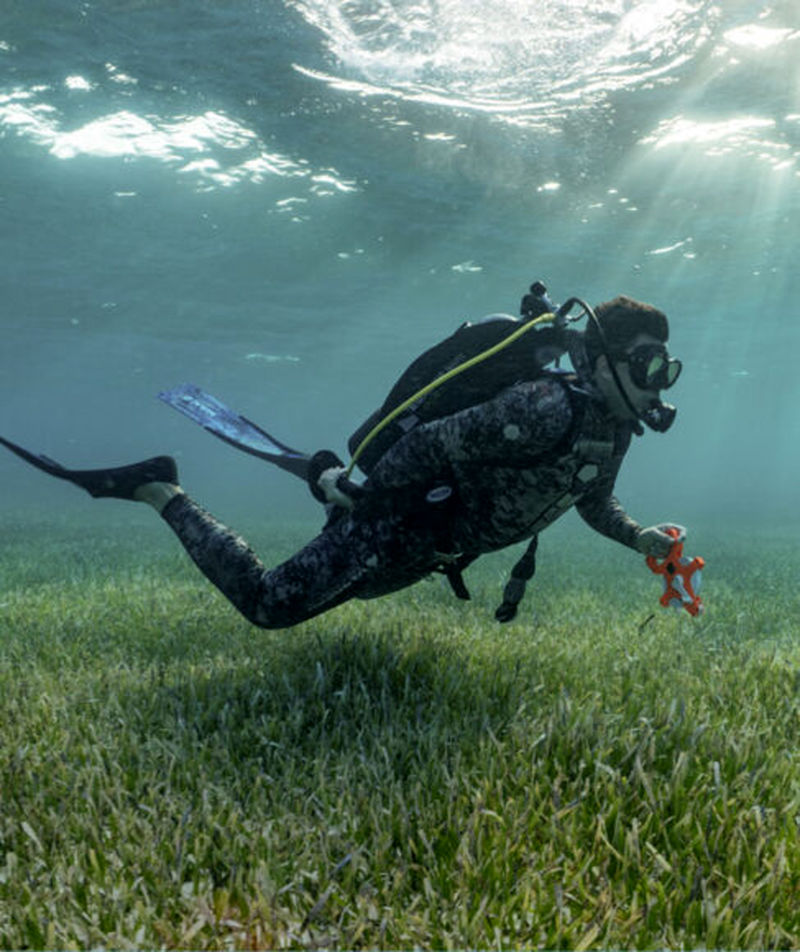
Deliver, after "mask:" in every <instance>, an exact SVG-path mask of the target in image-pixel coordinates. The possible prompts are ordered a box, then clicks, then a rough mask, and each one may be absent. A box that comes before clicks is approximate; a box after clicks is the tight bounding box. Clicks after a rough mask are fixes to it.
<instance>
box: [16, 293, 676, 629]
mask: <svg viewBox="0 0 800 952" xmlns="http://www.w3.org/2000/svg"><path fill="white" fill-rule="evenodd" d="M576 305H577V306H579V308H580V313H579V315H578V316H577V317H570V311H571V310H572V309H573V308H574V307H575V306H576ZM521 315H522V318H521V319H517V318H514V317H511V316H509V315H493V316H492V317H490V318H487V319H485V321H483V322H479V323H477V324H469V323H467V324H465V325H463V326H462V328H460V329H459V330H458V331H456V332H455V333H454V334H453V335H452V337H451V338H448V340H447V341H444V342H442V343H441V344H440V345H437V347H434V348H432V349H431V350H430V351H428V352H426V354H424V355H422V356H421V357H420V358H418V360H417V361H415V362H414V364H412V365H411V367H409V369H408V370H407V371H406V372H405V374H404V375H403V376H402V377H401V378H400V380H399V381H398V384H397V385H396V386H395V388H394V390H393V391H392V393H390V395H389V397H388V398H387V401H386V403H385V404H384V406H383V407H382V408H380V410H378V411H376V412H375V413H374V414H372V416H371V417H370V418H369V419H368V420H367V421H366V422H365V424H364V425H363V426H362V427H361V428H359V430H358V431H356V433H355V434H353V437H352V438H351V440H350V448H351V452H353V454H354V455H353V461H352V462H351V464H350V466H349V467H345V466H344V465H343V464H342V462H341V461H340V460H339V459H338V457H337V456H336V455H335V454H334V453H332V452H331V451H328V450H321V451H319V452H318V453H316V454H314V455H313V456H310V457H309V456H306V455H305V454H302V453H299V452H297V451H296V450H292V449H291V448H290V447H288V446H285V445H284V444H282V443H279V442H278V441H277V440H275V439H274V438H272V437H270V436H269V434H267V433H265V431H263V430H260V428H258V427H256V426H255V425H254V424H251V423H250V421H248V420H246V419H245V418H243V417H237V416H236V415H235V414H233V413H232V411H229V410H228V408H227V407H225V406H224V404H222V403H220V402H219V401H216V400H215V398H213V397H210V396H209V395H207V394H204V393H203V392H202V391H200V390H199V389H198V388H195V387H191V386H190V385H184V386H183V387H179V388H176V390H174V391H169V392H166V393H164V394H161V395H160V396H161V397H162V399H165V400H166V402H168V403H171V404H172V405H173V406H175V407H177V408H178V409H181V410H183V412H185V413H187V414H188V415H189V416H191V417H192V418H193V419H195V420H196V421H197V422H201V423H202V424H203V425H204V426H206V428H207V429H209V430H210V431H211V432H212V433H215V434H216V435H217V436H220V437H221V438H222V439H224V440H226V441H227V442H229V443H232V444H233V445H234V446H237V447H238V448H239V449H243V450H245V451H246V452H251V453H255V454H256V455H260V456H263V457H264V458H266V459H269V460H270V461H272V462H274V463H277V464H278V465H280V466H282V467H283V468H284V469H286V470H288V471H289V472H291V473H293V474H294V475H297V476H302V477H303V478H305V479H306V480H307V481H308V483H309V485H310V488H311V491H312V493H313V494H314V495H315V497H316V498H317V499H319V500H320V501H322V502H324V503H325V504H326V507H327V521H326V523H325V525H324V527H323V529H322V530H321V532H320V533H319V535H317V536H316V538H314V539H312V540H311V541H310V542H309V543H308V544H306V545H305V546H304V547H303V548H301V549H300V550H299V551H298V552H297V553H296V554H295V555H293V556H292V557H291V558H289V559H288V560H287V561H285V562H284V563H283V564H281V565H278V566H277V567H275V568H272V569H268V568H266V567H265V566H264V565H263V564H262V562H261V561H260V560H259V558H258V557H257V555H256V554H255V553H254V552H253V550H252V549H251V548H250V547H249V545H248V544H247V543H246V542H245V541H244V540H243V539H242V538H241V537H239V536H238V535H236V534H235V533H234V532H233V531H231V530H230V529H229V528H227V527H226V526H224V525H222V524H221V523H220V522H219V521H217V520H216V519H215V518H214V517H213V516H212V515H210V514H209V513H208V512H206V511H205V510H204V509H203V508H201V507H200V506H199V505H198V504H197V503H196V502H195V501H194V500H193V499H192V498H190V496H189V495H187V494H186V492H185V491H184V490H183V488H182V487H181V485H180V482H179V479H178V473H177V468H176V465H175V462H174V460H173V459H172V458H171V457H169V456H159V457H154V458H152V459H149V460H145V461H143V462H140V463H134V464H132V465H130V466H123V467H118V468H114V469H100V470H70V469H66V468H64V467H62V466H61V465H60V464H58V463H56V462H55V461H54V460H52V459H50V458H49V457H46V456H40V455H35V454H33V453H30V452H28V451H27V450H25V449H23V448H22V447H20V446H18V445H17V444H15V443H11V442H10V441H9V440H6V439H3V438H2V437H0V442H2V443H3V444H4V445H5V446H6V447H8V448H9V449H11V450H12V451H13V452H15V453H17V455H19V456H21V457H22V458H23V459H25V460H26V461H27V462H29V463H32V464H33V465H34V466H37V467H38V468H40V469H43V470H45V471H46V472H48V473H49V474H51V475H54V476H57V477H59V478H62V479H67V480H69V481H71V482H73V483H75V484H76V485H78V486H80V487H82V488H83V489H86V490H87V491H88V492H89V493H90V494H91V495H92V496H94V497H111V498H118V499H128V500H134V501H139V502H143V503H147V504H149V505H150V506H151V507H153V508H154V509H155V510H156V511H157V512H158V513H159V514H160V515H161V517H162V518H163V519H164V521H165V522H166V523H167V524H168V525H169V526H170V528H171V529H172V530H173V532H174V533H175V534H176V535H177V537H178V538H179V540H180V541H181V543H182V544H183V546H184V548H185V549H186V551H187V552H188V554H189V556H190V557H191V558H192V560H193V561H194V562H195V563H196V565H197V566H198V567H199V569H200V570H201V572H202V573H203V574H204V575H205V576H206V577H207V578H208V579H209V581H211V582H212V583H213V584H214V585H215V586H216V587H217V588H218V589H219V590H220V591H221V592H222V594H223V595H224V596H225V597H226V598H227V599H228V600H229V601H230V602H231V603H232V604H233V605H234V606H235V607H236V608H237V609H238V610H239V611H240V612H241V613H242V614H243V615H244V616H245V618H247V619H248V620H249V621H250V622H251V623H252V624H254V625H257V626H260V627H263V628H272V629H275V628H287V627H290V626H292V625H296V624H298V623H299V622H302V621H305V620H307V619H309V618H312V617H314V616H316V615H319V614H321V613H322V612H325V611H328V610H329V609H331V608H333V607H334V606H337V605H340V604H342V603H343V602H346V601H348V600H349V599H351V598H359V599H368V598H375V597H378V596H381V595H385V594H387V593H389V592H394V591H397V590H399V589H402V588H405V587H407V586H409V585H412V584H414V583H415V582H418V581H419V580H421V579H423V578H424V577H426V576H429V575H430V574H431V573H433V572H441V573H443V574H444V575H445V576H446V577H447V578H448V580H449V581H450V584H451V586H452V588H453V591H454V593H455V594H456V595H457V596H458V597H460V598H469V593H468V591H467V588H466V585H465V583H464V580H463V578H462V572H463V570H464V569H465V568H466V566H467V565H469V564H470V563H471V562H473V561H474V560H475V559H477V558H478V557H479V556H480V555H482V554H484V553H487V552H492V551H496V550H498V549H502V548H505V547H506V546H510V545H513V544H516V543H519V542H522V541H525V540H529V545H528V548H527V550H526V551H525V553H524V555H523V556H522V557H521V558H520V559H519V561H518V562H517V564H516V565H515V566H514V568H513V570H512V573H511V577H510V579H509V581H508V583H507V585H506V586H505V590H504V592H503V600H502V604H501V605H500V607H499V608H498V609H497V611H496V613H495V617H496V618H497V619H498V620H499V621H509V620H510V619H511V618H513V617H514V616H515V614H516V611H517V606H518V604H519V601H520V600H521V598H522V595H523V593H524V590H525V585H526V582H527V581H528V580H529V579H530V578H531V577H532V576H533V574H534V570H535V564H536V558H535V557H536V544H537V539H538V534H539V533H540V532H541V531H542V530H543V529H545V528H546V527H547V526H549V525H551V524H552V523H553V522H554V521H555V520H556V519H558V518H559V517H560V516H561V515H563V513H565V512H566V511H567V510H568V509H570V508H571V507H572V506H574V507H575V509H576V510H577V512H578V513H579V515H580V516H581V517H582V518H583V520H584V521H585V522H586V523H588V525H589V526H591V527H592V528H593V529H595V530H596V531H597V532H599V533H601V534H603V535H605V536H607V537H609V538H610V539H613V540H615V541H616V542H619V543H621V544H622V545H624V546H627V547H628V548H631V549H633V550H635V551H638V552H640V553H642V554H644V555H646V556H650V557H663V556H665V555H667V553H668V552H669V551H670V549H671V546H672V544H673V542H674V541H675V540H674V538H673V535H671V534H670V531H669V524H662V525H657V526H650V527H648V528H643V527H642V526H640V525H639V524H638V523H637V522H635V521H634V520H633V519H632V518H631V517H630V516H629V515H628V514H627V513H626V512H625V510H624V509H623V507H622V506H621V504H620V503H619V502H618V500H617V499H616V498H615V496H614V492H613V490H614V483H615V480H616V477H617V473H618V471H619V468H620V464H621V463H622V460H623V457H624V456H625V453H626V452H627V450H628V447H629V445H630V443H631V439H632V436H633V435H634V434H637V435H641V434H642V433H643V432H644V431H643V427H642V424H644V425H645V426H647V427H648V428H650V429H653V430H655V431H657V432H664V431H666V430H667V429H668V428H669V427H670V426H671V424H672V422H673V419H674V417H675V412H676V411H675V408H674V407H672V406H670V405H669V404H666V403H664V402H662V400H661V396H660V392H661V391H662V390H666V389H668V388H669V387H671V386H672V385H673V384H674V383H675V381H676V380H677V378H678V375H679V373H680V370H681V363H680V361H679V360H677V359H675V358H672V357H670V355H669V353H668V351H667V348H666V342H667V339H668V334H669V327H668V322H667V317H666V315H665V314H664V313H663V312H662V311H660V310H658V309H656V308H655V307H653V306H651V305H648V304H643V303H641V302H639V301H636V300H634V299H632V298H629V297H616V298H614V299H613V300H612V301H609V302H606V303H604V304H600V305H599V306H597V308H596V309H592V308H591V307H590V306H589V305H587V304H585V302H583V301H581V300H580V299H578V298H571V299H570V300H569V301H568V302H566V304H564V305H562V306H561V307H560V308H555V307H554V306H553V305H552V304H551V302H550V301H549V300H548V299H547V296H546V291H545V288H544V286H543V285H541V284H539V283H536V284H534V285H531V292H530V294H528V295H526V296H525V297H524V298H523V301H522V307H521ZM584 316H585V317H586V318H587V325H586V328H585V330H583V331H578V330H575V329H572V328H571V327H568V326H567V325H568V324H570V323H572V322H574V321H577V320H579V319H581V318H582V317H584ZM528 331H531V333H528ZM459 335H460V336H459ZM523 335H524V336H523ZM487 341H488V342H489V343H490V344H491V346H489V347H488V348H487V347H486V346H485V345H486V343H487ZM509 342H511V343H509ZM523 345H524V346H523ZM564 354H568V355H569V358H570V361H571V363H572V368H573V370H572V371H569V372H568V371H566V370H564V369H561V368H559V367H558V366H557V364H558V361H559V359H560V357H561V356H563V355H564ZM465 357H466V358H468V359H466V360H465V359H464V358H465ZM554 361H555V364H556V366H553V363H554ZM475 364H480V366H474V365H475ZM437 401H438V403H437ZM426 404H430V406H429V407H428V409H427V410H426V409H425V408H426ZM259 441H261V443H260V446H259ZM356 462H358V465H359V466H360V468H361V469H362V470H363V471H364V472H365V473H366V478H365V479H364V480H363V481H362V482H356V481H354V480H353V479H352V478H351V477H352V470H353V466H354V465H355V464H356Z"/></svg>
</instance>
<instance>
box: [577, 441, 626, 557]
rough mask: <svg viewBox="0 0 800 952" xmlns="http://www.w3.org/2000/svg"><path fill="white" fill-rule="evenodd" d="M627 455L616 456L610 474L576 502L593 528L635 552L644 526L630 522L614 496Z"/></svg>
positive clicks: (579, 510) (578, 508)
mask: <svg viewBox="0 0 800 952" xmlns="http://www.w3.org/2000/svg"><path fill="white" fill-rule="evenodd" d="M624 455H625V454H624V452H622V453H619V454H617V455H616V456H615V458H614V460H613V462H612V465H611V467H610V468H609V471H608V472H607V473H606V474H605V475H604V476H602V477H601V478H600V479H598V480H597V482H596V483H595V484H594V485H593V486H592V488H591V490H590V491H589V492H588V493H586V494H585V495H584V496H582V497H581V498H580V499H579V500H578V501H577V502H576V504H575V509H576V510H577V511H578V514H579V515H580V517H581V518H582V519H583V521H584V522H585V523H586V524H587V525H589V526H591V527H592V529H595V530H596V531H597V532H599V533H600V534H601V535H604V536H607V537H608V538H609V539H613V540H614V541H615V542H620V543H621V544H622V545H625V546H627V547H628V548H629V549H635V548H636V540H637V538H638V537H639V533H640V532H641V526H640V525H639V523H638V522H636V521H635V520H634V519H631V517H630V516H629V515H628V513H627V512H625V509H624V508H623V507H622V504H621V503H620V501H619V500H618V499H617V497H616V496H615V495H614V483H615V482H616V479H617V473H618V472H619V467H620V465H621V463H622V459H623V457H624Z"/></svg>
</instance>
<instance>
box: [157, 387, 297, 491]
mask: <svg viewBox="0 0 800 952" xmlns="http://www.w3.org/2000/svg"><path fill="white" fill-rule="evenodd" d="M158 396H159V399H161V400H163V401H164V403H168V404H169V405H170V406H171V407H174V408H175V409H176V410H180V412H181V413H184V414H185V415H186V416H188V417H189V419H190V420H194V421H195V423H199V424H200V426H202V427H203V429H205V430H208V432H209V433H213V434H214V436H217V437H219V438H220V439H221V440H224V441H225V442H226V443H230V445H231V446H235V447H236V449H238V450H242V451H243V452H245V453H250V454H251V455H252V456H258V457H259V458H260V459H265V460H268V461H269V462H270V463H274V464H275V465H276V466H280V468H281V469H285V470H286V471H287V472H289V473H292V474H293V475H294V476H298V477H299V478H300V479H303V480H306V479H307V476H308V463H309V459H310V457H309V456H308V455H307V454H306V453H301V452H300V451H299V450H294V449H292V448H291V447H290V446H287V445H286V444H285V443H281V442H280V440H276V439H275V437H274V436H270V434H269V433H267V432H266V431H265V430H262V429H261V427H260V426H256V424H255V423H253V422H251V421H250V420H248V419H247V418H246V417H243V416H240V414H238V413H236V412H235V411H234V410H231V409H230V407H227V406H225V404H224V403H223V402H222V401H221V400H217V398H216V397H212V396H211V394H210V393H206V392H205V391H204V390H201V389H200V387H196V386H195V385H194V384H191V383H184V384H181V385H180V386H177V387H173V388H172V390H165V391H163V392H162V393H159V395H158Z"/></svg>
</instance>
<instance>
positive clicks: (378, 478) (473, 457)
mask: <svg viewBox="0 0 800 952" xmlns="http://www.w3.org/2000/svg"><path fill="white" fill-rule="evenodd" d="M571 423H572V407H571V405H570V401H569V398H568V397H567V394H566V392H565V388H564V387H563V386H562V385H561V384H560V383H559V382H557V381H553V380H538V381H533V382H524V383H518V384H515V385H514V386H513V387H509V388H508V389H507V390H504V391H503V393H501V394H500V395H499V396H497V397H495V398H494V399H492V400H487V401H486V402H485V403H481V404H478V405H477V406H474V407H470V408H468V409H466V410H461V411H460V412H458V413H454V414H452V415H451V416H447V417H443V418H442V419H439V420H434V421H432V422H431V423H426V424H422V425H420V426H418V427H416V428H415V429H414V430H412V431H411V432H410V433H407V434H406V435H405V436H404V437H403V438H402V439H400V440H398V442H397V443H395V444H394V446H393V447H392V448H391V449H390V450H389V451H388V452H387V453H386V454H385V455H384V456H383V457H382V458H381V460H380V461H379V462H378V464H377V466H376V467H375V469H374V470H373V471H372V473H371V475H370V478H369V484H370V486H371V487H372V488H374V489H390V488H398V487H401V486H409V485H410V484H414V483H417V484H420V483H422V484H425V483H429V482H430V481H431V480H435V479H437V478H440V477H442V476H443V475H444V474H445V473H447V471H448V469H449V468H450V467H452V466H456V467H459V466H469V465H471V464H479V465H483V466H504V465H512V466H514V467H520V468H521V467H524V466H528V465H530V466H534V465H535V464H536V462H537V460H539V459H540V458H541V456H542V454H544V453H547V452H548V451H550V450H552V449H553V448H554V447H555V446H557V445H558V443H559V442H560V441H561V440H563V439H564V437H565V435H566V434H567V432H568V431H569V428H570V425H571Z"/></svg>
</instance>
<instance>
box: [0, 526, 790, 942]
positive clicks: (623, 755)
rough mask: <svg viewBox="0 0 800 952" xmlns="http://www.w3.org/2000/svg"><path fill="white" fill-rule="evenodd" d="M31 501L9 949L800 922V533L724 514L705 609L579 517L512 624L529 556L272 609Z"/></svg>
mask: <svg viewBox="0 0 800 952" xmlns="http://www.w3.org/2000/svg"><path fill="white" fill-rule="evenodd" d="M14 528H15V527H14V526H11V525H9V524H8V523H6V524H4V535H3V538H4V547H3V550H2V553H1V554H0V570H1V571H2V576H0V577H2V594H1V595H0V624H1V625H2V630H1V633H0V788H1V791H2V808H1V809H0V945H2V947H3V948H43V947H47V948H53V949H55V948H89V947H93V948H94V947H99V946H104V947H114V948H143V947H166V948H193V949H205V948H285V947H295V948H305V947H328V948H366V947H371V948H401V947H402V948H409V947H418V948H452V947H480V948H525V947H527V948H534V947H547V948H574V949H581V948H603V947H605V948H607V947H618V948H621V947H626V948H666V947H669V948H699V947H708V948H711V947H729V948H733V947H736V948H796V947H798V946H800V897H799V893H798V890H800V842H799V840H798V823H800V770H798V763H797V760H798V755H797V734H798V728H799V727H800V717H799V715H800V696H799V695H798V689H799V688H800V665H799V664H798V662H800V641H799V640H798V633H797V600H796V586H795V579H796V577H797V571H798V567H799V564H800V555H799V554H798V551H797V548H796V546H795V545H794V544H793V541H792V539H791V538H790V536H789V534H788V533H785V534H781V533H778V534H776V535H774V536H773V537H770V538H769V539H768V540H765V541H764V543H763V545H755V546H754V545H753V543H752V540H749V541H748V543H747V545H744V544H742V546H741V547H739V546H735V545H734V546H731V545H730V544H727V547H726V548H723V547H722V546H718V545H717V544H716V543H715V541H714V539H713V538H710V539H708V540H707V542H706V551H705V553H704V554H705V556H706V558H707V561H708V562H709V568H708V569H707V572H706V576H707V577H706V579H705V591H704V594H705V595H706V600H707V603H708V609H707V611H706V613H705V615H704V616H703V617H702V618H700V619H699V620H692V619H690V618H689V617H688V615H685V613H684V614H678V613H676V612H673V611H668V610H664V609H662V608H660V607H659V606H658V605H657V596H658V594H659V587H658V582H657V580H655V578H654V577H653V576H651V575H649V573H647V572H646V570H644V567H643V566H641V562H640V560H639V559H638V557H635V556H633V557H632V556H631V554H630V553H626V552H624V551H621V552H620V553H619V556H618V557H617V554H616V553H615V554H614V555H613V557H611V558H607V559H605V560H602V559H598V558H597V554H598V552H603V553H606V549H605V548H603V546H607V545H608V544H607V543H604V542H603V541H602V540H600V541H599V543H597V542H596V540H595V539H589V540H585V539H584V537H581V540H583V541H580V540H577V541H575V542H574V543H572V544H570V545H566V542H567V541H568V539H569V537H568V536H566V535H562V536H560V537H558V538H557V539H556V542H555V543H551V544H549V545H548V544H545V543H544V542H543V545H542V548H541V551H542V564H541V569H540V572H539V575H538V576H537V580H536V584H535V585H534V587H533V590H532V591H531V592H529V595H528V597H527V600H526V602H525V604H524V609H523V611H522V612H521V613H520V617H519V619H518V621H516V622H513V623H511V624H510V625H507V626H499V625H497V624H496V623H495V622H494V621H493V619H492V614H493V609H494V606H495V603H496V600H497V595H498V591H499V586H500V584H501V581H502V574H501V573H502V570H503V569H504V568H505V567H507V565H508V558H507V557H506V558H505V559H504V560H503V561H502V563H501V562H499V561H492V560H488V563H487V566H486V567H484V568H482V569H480V568H479V569H477V570H476V571H473V572H472V573H471V574H470V576H469V579H468V581H469V583H470V585H471V587H472V589H473V596H474V597H473V601H472V602H471V603H470V604H460V603H457V602H455V601H454V600H453V599H452V597H451V596H450V595H449V593H448V592H447V591H446V589H445V588H444V587H443V586H442V585H441V584H440V582H439V580H435V581H433V582H431V583H423V584H421V585H419V586H417V587H416V588H415V589H412V590H410V591H409V592H407V593H405V594H403V593H401V594H399V595H398V596H393V597H390V598H386V599H383V600H379V601H375V602H369V603H353V604H350V605H346V606H343V607H342V608H340V609H337V610H336V611H334V612H332V613H331V614H329V615H327V616H324V617H322V618H319V619H316V620H314V621H311V622H308V623H306V624H304V625H302V626H300V627H298V628H296V629H293V630H290V631H283V632H262V631H259V630H257V629H254V628H252V627H250V626H249V625H247V624H246V623H245V622H243V621H242V620H241V619H240V618H239V617H238V616H237V615H236V614H235V613H234V612H233V610H232V609H231V608H230V607H229V606H228V604H227V603H226V602H225V601H224V600H223V599H222V598H221V597H220V596H218V595H217V594H216V592H215V591H214V590H213V589H211V588H210V586H208V585H207V584H206V583H205V582H204V581H203V580H202V579H200V578H199V577H197V575H196V574H195V573H194V570H193V568H192V567H191V566H190V565H188V563H187V560H186V559H185V557H184V556H183V555H182V554H181V553H180V552H177V551H175V549H174V547H169V546H168V547H163V548H159V547H158V545H155V546H154V538H155V537H151V536H150V535H148V534H147V533H145V532H144V531H142V532H141V533H137V532H136V531H127V532H126V533H124V534H121V533H119V532H114V531H113V527H111V528H109V529H108V530H107V531H106V532H105V533H103V532H102V531H101V530H97V531H95V530H92V534H91V536H92V544H91V547H89V546H87V541H86V533H85V532H77V531H75V530H74V529H71V528H70V527H68V526H66V525H64V524H55V525H54V524H49V525H45V524H42V525H41V526H39V527H38V529H37V530H36V532H34V533H31V531H30V529H29V530H28V532H27V535H26V536H25V537H24V539H23V538H22V536H19V535H17V534H15V532H14ZM158 528H160V527H158ZM15 538H17V539H19V541H17V542H13V541H9V540H13V539H15ZM276 539H277V542H276V541H275V540H276ZM294 542H295V537H294V535H293V532H292V530H290V529H287V530H286V531H285V532H283V533H282V534H280V535H278V536H276V535H275V534H274V533H273V542H272V547H270V545H269V544H267V542H266V540H260V541H259V548H260V549H261V551H263V552H264V553H265V554H266V555H267V556H269V555H270V554H273V555H275V556H276V557H279V556H281V555H283V554H284V553H285V551H288V550H289V549H291V547H292V545H293V544H294ZM742 542H743V543H744V538H743V539H742ZM598 545H599V548H598ZM145 549H152V550H153V551H154V555H153V556H152V558H149V559H147V560H145V559H144V558H143V556H142V552H143V551H144V550H145ZM631 559H633V561H631ZM634 563H635V564H634ZM598 566H600V568H598ZM712 566H713V573H712V572H711V567H712ZM640 568H641V569H642V570H641V571H640ZM621 577H623V578H624V580H625V584H620V578H621Z"/></svg>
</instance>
